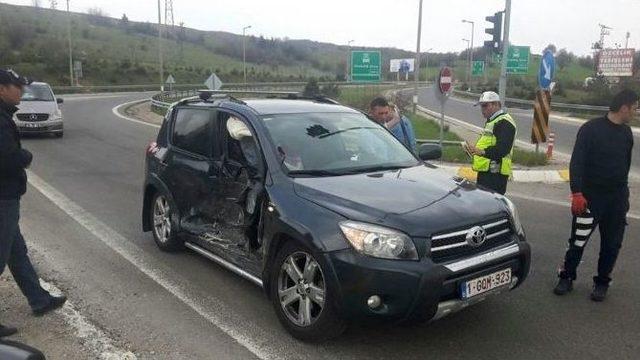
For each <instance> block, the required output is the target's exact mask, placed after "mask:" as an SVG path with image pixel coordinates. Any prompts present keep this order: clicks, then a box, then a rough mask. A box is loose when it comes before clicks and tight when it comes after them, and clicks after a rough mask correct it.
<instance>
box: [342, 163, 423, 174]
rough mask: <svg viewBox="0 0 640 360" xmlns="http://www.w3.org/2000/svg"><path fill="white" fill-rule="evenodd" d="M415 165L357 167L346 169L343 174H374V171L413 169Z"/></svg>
mask: <svg viewBox="0 0 640 360" xmlns="http://www.w3.org/2000/svg"><path fill="white" fill-rule="evenodd" d="M413 166H415V165H378V166H369V167H359V168H352V169H346V170H345V173H348V174H358V173H365V172H376V171H386V170H398V169H406V168H410V167H413Z"/></svg>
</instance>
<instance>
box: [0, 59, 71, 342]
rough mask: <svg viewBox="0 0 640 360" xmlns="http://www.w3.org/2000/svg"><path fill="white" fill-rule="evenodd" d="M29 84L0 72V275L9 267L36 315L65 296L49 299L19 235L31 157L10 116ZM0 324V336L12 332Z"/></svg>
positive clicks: (54, 305) (3, 71)
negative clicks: (23, 145)
mask: <svg viewBox="0 0 640 360" xmlns="http://www.w3.org/2000/svg"><path fill="white" fill-rule="evenodd" d="M28 84H29V81H28V80H27V79H25V78H23V77H21V76H19V75H18V74H16V73H15V72H14V71H13V70H2V69H0V274H2V273H3V272H4V268H5V266H8V267H9V270H10V271H11V274H12V275H13V278H14V279H15V281H16V283H17V284H18V286H19V287H20V290H21V291H22V293H23V294H24V296H25V297H26V298H27V300H28V301H29V305H30V306H31V309H32V310H33V314H34V315H36V316H39V315H43V314H45V313H47V312H49V311H51V310H54V309H57V308H59V307H61V306H62V305H63V304H64V302H65V301H66V297H65V296H52V295H51V294H49V293H48V292H47V291H46V290H44V289H43V288H42V286H40V281H39V279H38V275H37V274H36V271H35V269H34V268H33V265H32V264H31V261H30V260H29V256H28V255H27V245H26V244H25V241H24V238H23V237H22V234H21V233H20V226H19V224H18V220H19V218H20V197H21V196H22V195H24V193H25V192H26V191H27V174H26V172H25V169H26V168H27V167H29V165H30V164H31V160H32V159H33V156H32V155H31V153H30V152H29V151H27V150H25V149H23V148H22V146H21V144H20V138H19V135H18V130H17V128H16V125H15V123H14V122H13V120H12V117H13V114H14V113H15V112H16V111H17V110H18V108H17V107H16V105H18V104H19V103H20V98H21V97H22V87H23V86H24V85H28ZM16 331H17V330H16V329H15V328H12V327H7V326H3V325H0V337H3V336H9V335H12V334H14V333H16Z"/></svg>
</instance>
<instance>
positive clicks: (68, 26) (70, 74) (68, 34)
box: [67, 0, 73, 86]
mask: <svg viewBox="0 0 640 360" xmlns="http://www.w3.org/2000/svg"><path fill="white" fill-rule="evenodd" d="M67 37H68V38H69V84H71V86H73V52H72V50H71V49H72V47H71V12H69V0H67Z"/></svg>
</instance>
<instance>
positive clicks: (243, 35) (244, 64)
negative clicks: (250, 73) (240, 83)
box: [242, 25, 251, 84]
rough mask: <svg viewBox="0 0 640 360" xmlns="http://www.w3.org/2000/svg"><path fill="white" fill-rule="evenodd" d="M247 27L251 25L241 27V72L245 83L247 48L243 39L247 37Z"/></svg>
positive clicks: (249, 27)
mask: <svg viewBox="0 0 640 360" xmlns="http://www.w3.org/2000/svg"><path fill="white" fill-rule="evenodd" d="M247 29H251V25H249V26H245V27H243V28H242V72H244V83H245V84H246V83H247V48H246V46H245V40H246V37H247Z"/></svg>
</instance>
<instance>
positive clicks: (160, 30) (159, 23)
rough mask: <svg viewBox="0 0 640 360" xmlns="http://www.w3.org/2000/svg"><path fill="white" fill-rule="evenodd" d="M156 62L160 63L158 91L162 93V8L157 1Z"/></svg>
mask: <svg viewBox="0 0 640 360" xmlns="http://www.w3.org/2000/svg"><path fill="white" fill-rule="evenodd" d="M158 61H159V62H160V91H164V63H163V60H162V8H161V6H160V0H158Z"/></svg>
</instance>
